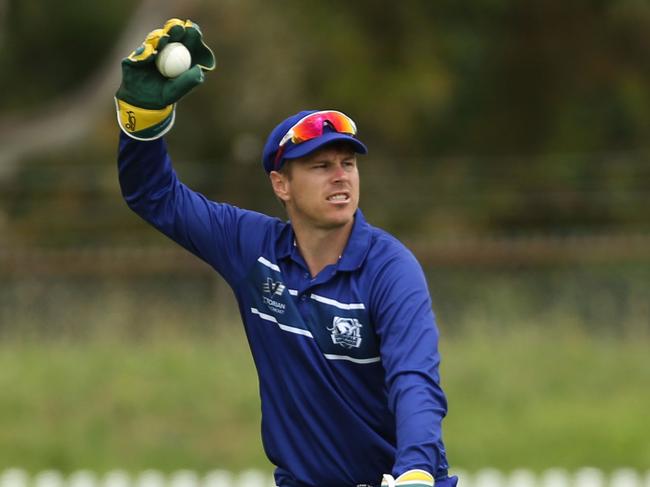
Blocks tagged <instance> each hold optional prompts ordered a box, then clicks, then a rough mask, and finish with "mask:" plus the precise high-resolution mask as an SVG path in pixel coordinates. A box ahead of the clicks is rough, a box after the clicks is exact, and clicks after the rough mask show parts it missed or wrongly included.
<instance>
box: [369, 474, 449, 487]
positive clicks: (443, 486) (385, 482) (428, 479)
mask: <svg viewBox="0 0 650 487" xmlns="http://www.w3.org/2000/svg"><path fill="white" fill-rule="evenodd" d="M457 485H458V477H456V476H455V475H452V476H451V477H446V478H444V479H438V480H436V487H456V486H457ZM402 486H408V487H432V486H433V476H431V475H430V474H429V473H428V472H425V471H424V470H409V471H408V472H404V473H403V474H402V475H400V476H399V477H397V478H396V479H394V478H393V476H392V475H384V477H383V479H382V481H381V487H402Z"/></svg>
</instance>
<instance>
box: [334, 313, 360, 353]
mask: <svg viewBox="0 0 650 487" xmlns="http://www.w3.org/2000/svg"><path fill="white" fill-rule="evenodd" d="M362 326H363V325H362V324H361V323H359V320H357V319H356V318H342V317H340V316H335V317H334V321H333V322H332V326H331V327H330V328H328V329H327V330H328V331H331V332H332V342H334V344H335V345H341V346H342V347H345V348H359V347H360V346H361V327H362Z"/></svg>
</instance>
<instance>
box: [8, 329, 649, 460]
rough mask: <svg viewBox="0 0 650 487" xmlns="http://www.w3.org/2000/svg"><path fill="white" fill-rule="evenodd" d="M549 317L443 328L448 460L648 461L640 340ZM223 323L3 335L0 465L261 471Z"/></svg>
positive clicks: (254, 413) (240, 373)
mask: <svg viewBox="0 0 650 487" xmlns="http://www.w3.org/2000/svg"><path fill="white" fill-rule="evenodd" d="M560 325H562V324H558V323H555V325H554V326H553V327H544V326H542V325H539V326H534V325H526V326H523V327H521V328H512V327H510V328H508V329H507V330H501V331H500V332H498V333H496V332H477V331H471V330H465V331H464V332H463V333H462V334H453V335H450V336H449V337H447V338H444V339H443V341H442V343H441V351H442V354H443V367H442V373H443V380H444V384H443V385H444V387H445V389H446V391H447V394H448V399H449V403H450V414H449V416H448V418H447V419H446V420H445V440H446V443H447V448H448V454H449V458H450V461H451V462H452V464H453V466H456V467H462V468H465V469H470V470H473V469H477V468H480V467H486V466H490V467H496V468H501V469H511V468H516V467H529V468H531V469H533V470H541V469H544V468H546V467H551V466H553V467H556V466H559V467H566V468H569V469H573V468H578V467H581V466H585V465H590V466H597V467H600V468H603V469H605V470H607V469H613V468H616V467H620V466H629V467H634V468H640V469H641V468H642V469H645V468H647V466H648V465H650V421H648V411H650V387H649V386H648V384H649V383H650V354H649V353H648V348H649V347H648V346H649V345H650V343H648V341H647V340H642V339H631V338H617V339H613V338H609V339H608V338H603V337H600V338H596V337H592V336H587V335H586V334H584V333H583V332H580V331H576V329H573V328H571V327H569V326H564V325H562V326H560ZM486 329H487V330H489V329H490V328H486ZM222 330H225V331H221V332H215V333H214V334H212V335H210V336H209V337H203V338H201V337H197V336H194V335H186V334H174V333H169V334H165V335H161V336H158V337H153V338H152V337H149V338H143V339H140V340H135V341H134V340H125V339H120V338H115V339H107V338H106V337H102V338H101V339H99V338H96V339H93V338H84V339H83V340H70V339H58V340H55V339H52V338H49V339H24V338H23V339H21V338H9V339H5V340H4V341H3V342H2V343H1V344H0V391H2V393H1V396H0V469H3V468H7V467H12V466H16V467H23V468H26V469H28V470H30V471H40V470H43V469H49V468H56V469H59V470H62V471H64V472H69V471H72V470H76V469H79V468H89V469H93V470H96V471H100V472H101V471H106V470H109V469H112V468H118V467H119V468H124V469H127V470H130V471H140V470H143V469H146V468H158V469H161V470H163V471H172V470H176V469H179V468H190V469H194V470H197V471H207V470H210V469H212V468H215V467H221V468H228V469H232V470H240V469H244V468H248V467H261V468H270V466H269V464H268V463H267V461H266V459H265V457H264V455H263V452H262V450H261V446H260V441H259V402H258V395H257V384H256V378H255V372H254V369H253V364H252V360H251V358H250V356H249V353H248V349H247V346H246V344H245V341H244V337H243V333H241V330H240V327H239V326H235V325H233V326H229V327H223V328H222Z"/></svg>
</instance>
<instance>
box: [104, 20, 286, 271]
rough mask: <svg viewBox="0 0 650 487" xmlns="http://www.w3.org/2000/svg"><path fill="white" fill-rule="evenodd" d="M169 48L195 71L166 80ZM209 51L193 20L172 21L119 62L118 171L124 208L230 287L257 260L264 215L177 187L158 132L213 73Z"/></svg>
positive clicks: (267, 221)
mask: <svg viewBox="0 0 650 487" xmlns="http://www.w3.org/2000/svg"><path fill="white" fill-rule="evenodd" d="M169 42H180V43H183V44H184V45H186V47H187V49H188V50H189V52H190V53H191V56H192V61H191V62H192V65H191V67H190V68H189V69H188V70H187V71H185V72H184V73H183V74H181V75H179V76H178V77H176V78H173V79H170V78H166V77H165V76H163V75H162V74H161V73H160V72H159V71H158V69H157V67H156V63H155V59H156V56H157V55H158V54H159V52H160V51H161V50H162V48H163V46H165V45H167V44H168V43H169ZM214 65H215V62H214V56H213V55H212V51H210V49H209V48H208V47H207V46H206V45H205V44H204V43H203V41H202V35H201V31H200V30H199V28H198V26H197V25H196V24H194V23H192V22H190V21H186V22H184V21H180V20H178V19H172V20H169V21H168V22H167V23H166V24H165V27H163V28H162V29H157V30H154V31H152V32H151V33H149V35H148V36H147V38H146V39H145V41H144V43H143V44H142V46H140V47H139V48H138V49H136V50H135V51H133V53H131V55H130V56H129V57H127V58H125V59H124V60H123V61H122V84H121V86H120V88H119V90H118V91H117V93H116V96H115V100H116V108H117V112H118V123H119V126H120V128H121V130H122V133H121V134H120V142H119V152H118V168H119V178H120V186H121V189H122V195H123V197H124V199H125V201H126V203H127V204H128V206H129V207H130V208H131V209H132V210H133V211H135V212H136V213H137V214H138V215H140V216H141V217H142V218H143V219H145V220H146V221H148V222H149V223H151V224H152V225H153V226H154V227H156V228H157V229H158V230H160V231H161V232H162V233H164V234H165V235H167V236H168V237H170V238H171V239H173V240H174V241H176V242H177V243H179V244H180V245H182V246H183V247H185V248H186V249H188V250H189V251H190V252H192V253H194V254H195V255H197V256H199V257H200V258H201V259H203V260H205V261H206V262H208V263H209V264H210V265H212V266H213V267H214V268H215V269H216V270H217V271H219V272H220V273H221V274H222V275H223V276H224V277H225V278H226V280H227V281H229V282H230V283H231V284H233V283H235V282H237V281H238V280H239V279H241V278H242V277H243V273H244V272H245V269H246V263H247V262H249V261H251V259H253V260H254V259H256V258H257V257H258V255H256V252H257V251H258V249H259V247H260V242H261V240H262V239H263V238H264V235H265V232H264V229H265V228H269V227H270V226H272V225H273V224H274V222H273V220H272V219H270V218H269V217H267V216H264V215H261V214H258V213H255V212H251V211H246V210H241V209H239V208H236V207H234V206H231V205H228V204H223V203H216V202H213V201H210V200H208V199H207V198H205V197H204V196H203V195H201V194H199V193H197V192H195V191H192V190H191V189H189V188H188V187H187V186H185V185H184V184H183V183H181V182H180V181H179V179H178V177H177V176H176V173H175V171H174V170H173V168H172V164H171V159H170V157H169V154H168V152H167V147H166V144H165V142H164V140H163V139H162V138H161V137H162V136H163V134H165V133H166V132H167V131H169V130H170V129H171V127H172V125H173V123H174V107H175V105H176V103H177V101H178V100H179V99H180V98H181V97H182V96H184V95H185V94H187V93H188V92H189V91H190V90H191V89H192V88H194V87H195V86H197V85H199V84H200V83H202V81H203V72H204V71H207V70H211V69H212V68H214Z"/></svg>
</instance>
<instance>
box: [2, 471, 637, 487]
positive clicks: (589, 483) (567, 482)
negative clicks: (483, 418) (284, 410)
mask: <svg viewBox="0 0 650 487" xmlns="http://www.w3.org/2000/svg"><path fill="white" fill-rule="evenodd" d="M451 473H452V474H454V475H458V476H459V477H460V483H459V487H650V470H648V471H645V472H640V471H638V470H633V469H629V468H620V469H617V470H614V471H612V472H611V473H605V472H603V471H601V470H599V469H596V468H581V469H578V470H576V471H574V472H570V471H567V470H562V469H549V470H546V471H544V472H542V473H533V472H531V471H529V470H525V469H520V470H513V471H512V472H501V471H499V470H495V469H483V470H478V471H476V472H465V471H462V470H452V472H451ZM273 485H274V482H273V477H272V475H271V474H270V473H269V472H264V471H260V470H246V471H243V472H240V473H232V472H228V471H225V470H214V471H212V472H209V473H207V474H205V475H199V474H197V473H195V472H192V471H190V470H180V471H177V472H174V473H171V474H163V473H162V472H159V471H157V470H146V471H143V472H140V473H138V474H135V475H131V474H129V473H127V472H124V471H121V470H113V471H110V472H108V473H106V474H104V475H98V474H96V473H94V472H91V471H86V470H81V471H78V472H75V473H72V474H71V475H68V476H65V475H62V474H61V473H60V472H57V471H54V470H48V471H44V472H39V473H36V474H33V475H30V474H29V473H27V472H25V471H24V470H21V469H17V468H16V469H8V470H5V471H4V472H0V487H273Z"/></svg>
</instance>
